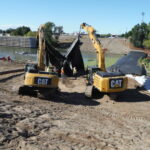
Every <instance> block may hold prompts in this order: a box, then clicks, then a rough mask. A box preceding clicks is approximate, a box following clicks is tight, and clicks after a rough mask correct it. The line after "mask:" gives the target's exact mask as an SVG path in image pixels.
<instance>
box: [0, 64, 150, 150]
mask: <svg viewBox="0 0 150 150" xmlns="http://www.w3.org/2000/svg"><path fill="white" fill-rule="evenodd" d="M0 65H1V68H0V71H3V70H10V69H13V68H14V69H15V68H22V67H23V64H19V65H18V64H15V63H14V64H13V65H12V63H10V64H9V63H4V62H3V63H2V62H0ZM10 76H12V74H11V75H10ZM8 77H9V75H7V78H8ZM4 79H5V76H1V78H0V81H1V82H0V149H2V150H5V149H6V150H149V149H150V110H149V108H150V96H149V95H148V93H147V92H146V91H144V90H136V89H135V87H136V84H135V83H134V82H133V81H130V82H129V83H130V84H129V90H128V91H126V92H124V93H123V94H122V95H121V97H120V99H119V100H118V101H111V100H110V99H109V97H107V96H106V95H105V96H104V97H103V98H102V99H97V100H95V99H93V100H90V99H86V98H85V97H84V94H83V93H84V90H85V78H84V77H80V78H78V79H76V80H75V79H74V78H66V79H61V81H60V84H59V88H60V92H59V93H57V95H55V96H54V97H53V98H51V99H50V100H40V99H38V98H35V97H29V96H19V95H18V94H17V90H18V87H19V86H20V85H21V84H23V83H22V82H23V75H18V76H14V77H12V78H8V79H7V80H4Z"/></svg>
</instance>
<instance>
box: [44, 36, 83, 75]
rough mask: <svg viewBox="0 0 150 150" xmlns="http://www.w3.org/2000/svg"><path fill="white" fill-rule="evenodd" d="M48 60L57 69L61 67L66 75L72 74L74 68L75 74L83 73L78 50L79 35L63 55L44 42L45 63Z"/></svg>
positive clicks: (81, 59) (81, 60)
mask: <svg viewBox="0 0 150 150" xmlns="http://www.w3.org/2000/svg"><path fill="white" fill-rule="evenodd" d="M49 62H50V63H51V64H52V65H53V66H55V67H56V68H57V69H58V70H60V69H61V68H63V70H64V74H65V75H66V76H73V70H76V75H77V76H79V75H82V74H84V72H85V70H84V62H83V58H82V54H81V51H80V41H79V37H77V38H76V39H75V40H74V42H73V43H72V44H71V46H70V47H69V49H68V50H67V53H66V55H65V56H63V55H62V54H61V53H60V52H58V51H57V50H55V48H54V47H52V46H51V45H49V44H48V43H46V63H47V64H48V63H49Z"/></svg>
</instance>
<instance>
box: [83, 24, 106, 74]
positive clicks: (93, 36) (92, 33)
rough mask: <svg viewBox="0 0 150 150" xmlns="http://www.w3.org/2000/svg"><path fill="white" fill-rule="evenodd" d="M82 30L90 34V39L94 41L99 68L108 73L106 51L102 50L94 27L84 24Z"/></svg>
mask: <svg viewBox="0 0 150 150" xmlns="http://www.w3.org/2000/svg"><path fill="white" fill-rule="evenodd" d="M81 28H82V29H84V30H85V31H86V32H88V34H89V38H90V39H91V40H92V43H93V46H94V48H95V49H96V53H97V64H98V68H100V70H101V71H106V69H105V56H104V51H103V49H102V46H101V43H100V41H99V40H98V38H97V36H96V34H95V29H94V28H93V27H92V26H90V25H87V24H86V23H82V24H81Z"/></svg>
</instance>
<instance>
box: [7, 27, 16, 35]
mask: <svg viewBox="0 0 150 150" xmlns="http://www.w3.org/2000/svg"><path fill="white" fill-rule="evenodd" d="M14 31H15V29H12V28H9V29H7V30H6V33H9V34H11V33H12V32H14Z"/></svg>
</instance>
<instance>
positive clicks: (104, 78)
mask: <svg viewBox="0 0 150 150" xmlns="http://www.w3.org/2000/svg"><path fill="white" fill-rule="evenodd" d="M81 28H82V29H84V30H85V31H87V33H88V36H89V38H90V39H91V41H92V44H93V47H94V48H95V50H96V54H97V70H96V71H94V68H93V70H92V71H91V73H90V74H89V76H90V77H89V78H88V86H87V89H86V91H85V95H86V96H87V97H91V94H92V92H91V90H92V88H91V87H94V88H96V89H97V90H98V91H99V92H101V93H117V92H122V91H125V90H126V89H127V77H125V76H124V75H122V74H121V73H120V74H119V73H117V72H114V73H109V72H107V71H106V67H105V52H104V49H103V47H102V45H101V43H100V41H99V39H98V38H97V36H96V31H95V29H94V28H93V27H92V26H90V25H87V24H86V23H83V24H81ZM101 74H102V75H101ZM88 87H89V88H88ZM89 93H90V94H89Z"/></svg>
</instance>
